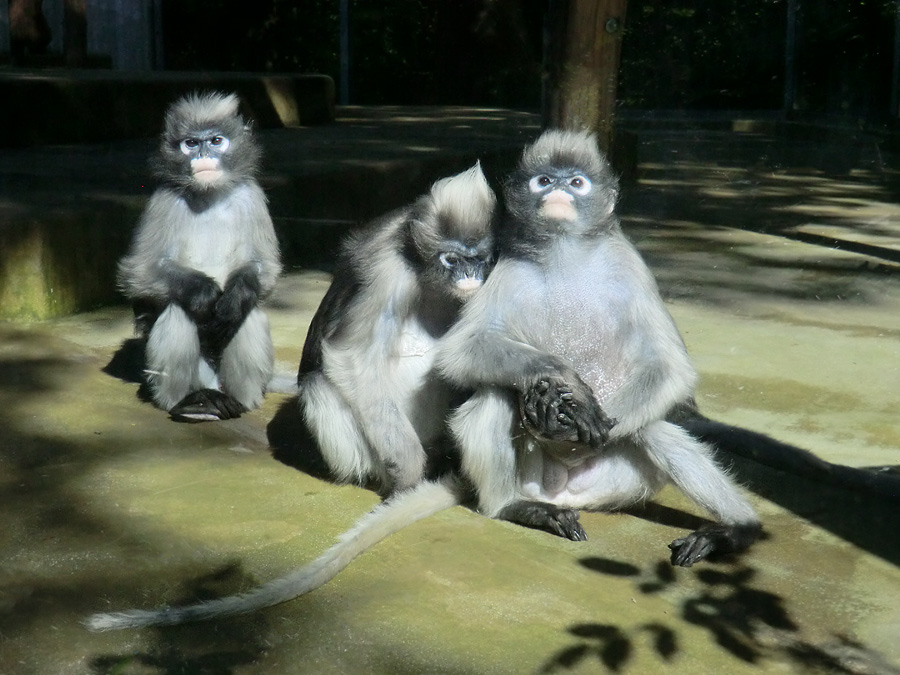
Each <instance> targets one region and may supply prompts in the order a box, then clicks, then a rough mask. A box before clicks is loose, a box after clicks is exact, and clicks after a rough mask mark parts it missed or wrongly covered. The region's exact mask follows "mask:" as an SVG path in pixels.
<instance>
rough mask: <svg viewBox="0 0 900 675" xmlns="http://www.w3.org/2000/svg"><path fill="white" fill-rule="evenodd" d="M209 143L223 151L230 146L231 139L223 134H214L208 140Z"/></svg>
mask: <svg viewBox="0 0 900 675" xmlns="http://www.w3.org/2000/svg"><path fill="white" fill-rule="evenodd" d="M209 144H210V145H211V146H212V147H214V148H216V150H218V151H219V152H225V151H226V150H228V148H229V147H230V146H231V141H229V140H228V139H227V138H225V136H215V137H213V138H212V140H210V142H209Z"/></svg>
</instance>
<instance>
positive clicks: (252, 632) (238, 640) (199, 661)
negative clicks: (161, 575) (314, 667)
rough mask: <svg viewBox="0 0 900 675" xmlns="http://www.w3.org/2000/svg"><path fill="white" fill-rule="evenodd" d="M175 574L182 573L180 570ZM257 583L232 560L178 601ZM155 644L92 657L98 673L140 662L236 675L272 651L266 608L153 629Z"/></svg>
mask: <svg viewBox="0 0 900 675" xmlns="http://www.w3.org/2000/svg"><path fill="white" fill-rule="evenodd" d="M175 576H176V578H180V577H178V575H175ZM254 585H255V584H254V583H253V581H252V579H250V578H249V576H248V575H247V574H245V573H244V572H243V571H242V570H241V568H240V565H239V564H237V563H235V564H230V565H225V566H224V567H222V568H220V569H218V570H216V571H214V572H211V573H209V574H204V575H201V576H200V577H198V578H196V579H195V580H194V581H193V582H190V583H189V590H188V592H187V593H184V594H183V595H182V596H181V597H179V598H178V599H177V600H176V601H175V602H173V603H172V604H173V605H186V604H193V603H196V602H202V601H205V600H211V599H213V598H218V597H224V596H226V595H231V594H233V593H239V592H242V591H246V590H247V589H249V588H251V587H253V586H254ZM147 630H152V631H153V637H152V638H150V639H149V640H148V642H149V643H150V646H149V647H148V648H147V649H146V650H143V651H133V650H129V651H128V652H127V653H121V654H100V655H97V656H95V657H93V658H92V659H91V661H90V668H91V670H90V672H91V673H93V674H95V675H114V674H115V673H120V672H123V670H124V669H125V668H129V667H134V666H139V667H140V668H141V669H142V672H144V671H145V670H146V671H147V672H154V673H159V674H160V675H181V674H182V673H191V675H194V674H197V675H232V674H233V673H236V672H239V669H240V667H241V666H246V665H249V664H252V663H255V662H257V661H258V660H259V659H260V658H261V657H263V656H264V655H265V653H266V652H267V647H266V643H265V639H264V638H263V637H262V636H264V635H265V633H266V630H267V627H266V619H265V614H264V613H262V612H256V613H253V614H251V615H246V616H241V617H234V618H229V619H227V620H222V621H213V622H207V623H197V624H184V625H179V626H166V627H159V628H153V629H147Z"/></svg>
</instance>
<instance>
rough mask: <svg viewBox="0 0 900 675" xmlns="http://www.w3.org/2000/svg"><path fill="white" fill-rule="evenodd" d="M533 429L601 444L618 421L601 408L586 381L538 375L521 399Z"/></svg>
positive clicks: (526, 421) (552, 436) (562, 438)
mask: <svg viewBox="0 0 900 675" xmlns="http://www.w3.org/2000/svg"><path fill="white" fill-rule="evenodd" d="M519 407H520V414H521V417H522V421H523V423H524V424H525V426H526V428H528V430H529V432H531V433H532V434H533V435H535V436H537V437H539V438H546V439H548V440H551V441H568V442H572V443H584V444H586V445H590V446H591V447H593V448H599V447H600V446H602V445H603V444H604V443H605V442H606V440H607V439H608V438H609V431H610V429H612V427H613V426H614V425H615V423H616V421H615V420H614V419H611V418H609V417H608V416H607V415H606V413H604V412H603V410H602V409H601V408H600V404H599V403H597V400H596V398H594V394H593V392H592V391H591V390H590V387H588V386H587V385H586V384H584V383H582V382H579V383H576V385H575V386H573V384H571V383H569V382H567V381H566V380H564V379H563V378H561V377H557V376H548V377H541V378H539V379H537V380H536V381H535V382H534V383H533V384H532V385H531V387H529V388H528V390H527V391H526V392H525V393H524V394H523V395H522V396H521V397H520V399H519Z"/></svg>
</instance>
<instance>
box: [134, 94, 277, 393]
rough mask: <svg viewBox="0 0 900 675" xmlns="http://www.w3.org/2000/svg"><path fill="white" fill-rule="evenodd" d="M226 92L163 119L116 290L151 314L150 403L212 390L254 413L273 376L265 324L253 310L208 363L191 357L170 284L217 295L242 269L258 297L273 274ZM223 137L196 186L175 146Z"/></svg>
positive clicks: (248, 140) (267, 231) (272, 241)
mask: <svg viewBox="0 0 900 675" xmlns="http://www.w3.org/2000/svg"><path fill="white" fill-rule="evenodd" d="M237 108H238V100H237V98H236V97H235V96H234V95H223V94H218V93H207V94H194V95H191V96H187V97H185V98H183V99H181V100H179V101H177V102H175V103H174V104H173V105H172V106H171V107H170V108H169V110H168V112H167V113H166V120H165V131H164V132H163V134H162V136H161V138H160V145H159V150H158V152H157V155H156V158H155V160H154V167H155V170H156V173H157V176H158V177H159V178H160V179H161V185H160V186H159V187H158V188H157V190H156V191H155V192H154V193H153V195H152V196H151V197H150V200H149V202H148V203H147V206H146V208H145V209H144V211H143V213H142V215H141V218H140V221H139V223H138V227H137V230H136V232H135V235H134V238H133V240H132V243H131V247H130V250H129V252H128V254H127V255H126V256H125V257H124V258H123V259H122V260H121V261H120V263H119V274H118V282H119V286H120V288H121V290H122V292H123V293H124V294H125V295H126V297H128V298H129V299H131V300H133V301H136V302H149V303H150V304H151V305H152V306H154V307H156V308H158V310H157V313H158V317H157V318H156V320H155V323H153V325H152V328H150V330H149V332H148V334H147V335H146V337H147V381H148V384H149V386H150V391H151V395H152V397H153V400H154V402H155V403H156V404H157V405H158V406H159V407H160V408H163V409H164V410H169V409H171V408H172V407H173V406H174V405H176V404H177V403H178V402H179V401H181V400H182V399H183V398H184V397H185V396H187V395H188V394H189V393H191V392H193V391H196V390H198V389H204V388H206V389H219V390H222V391H224V392H226V393H227V394H229V395H231V396H232V397H234V398H235V399H236V400H237V401H239V402H240V403H241V404H242V405H243V406H244V407H245V408H247V409H252V408H255V407H258V406H259V404H260V403H261V401H262V398H263V396H264V394H265V391H266V385H267V383H268V382H269V380H270V378H271V377H272V375H273V368H274V357H273V348H272V340H271V336H270V334H269V328H268V322H267V319H266V317H265V315H264V314H263V313H262V311H261V310H259V309H252V310H251V311H250V313H249V314H248V315H247V316H246V318H245V319H244V321H243V323H242V324H241V325H240V328H239V329H238V332H237V333H236V334H235V335H234V337H233V338H232V339H231V341H230V343H228V344H227V346H225V347H224V350H223V352H222V354H221V360H220V363H218V364H217V365H215V366H213V365H211V363H210V360H209V359H204V358H203V356H201V353H200V340H199V337H198V330H197V324H196V321H195V320H194V319H192V318H191V317H190V316H189V315H188V314H187V313H186V312H185V311H184V310H183V308H182V307H181V306H179V305H178V304H177V303H176V302H175V301H174V293H175V291H176V289H175V288H174V287H173V283H174V282H173V279H174V278H175V277H176V276H177V275H178V274H184V273H197V274H200V275H205V276H206V277H209V278H210V279H212V280H213V281H214V282H215V285H216V286H217V287H218V291H219V292H221V290H222V289H223V287H224V286H225V283H226V281H227V280H228V278H229V275H230V274H232V273H233V272H235V271H236V270H239V269H241V268H242V267H244V266H247V265H250V266H251V269H252V270H253V271H254V273H255V275H256V276H257V278H258V281H259V287H260V299H262V298H264V297H266V296H267V295H268V294H269V293H270V292H271V291H272V289H273V288H274V286H275V281H276V279H277V278H278V275H279V274H280V272H281V262H280V256H279V251H278V241H277V239H276V236H275V229H274V227H273V224H272V219H271V217H270V216H269V211H268V207H267V204H266V197H265V195H264V193H263V191H262V189H261V188H260V186H259V184H258V183H257V182H256V179H255V177H254V175H255V172H256V167H257V164H258V157H259V149H258V146H257V144H256V141H255V140H254V138H253V134H252V132H251V129H250V126H249V125H248V124H247V123H246V122H245V121H244V120H243V118H242V117H241V116H240V114H239V113H238V109H237ZM217 134H218V135H221V136H222V137H227V138H228V140H229V142H230V145H229V146H228V147H227V149H224V150H222V151H221V152H219V151H218V150H216V149H215V148H212V149H211V154H210V155H209V156H212V157H213V158H214V159H215V160H216V161H217V162H218V167H219V169H220V178H219V179H218V180H216V181H212V182H211V181H206V182H203V181H200V180H199V179H197V178H196V177H195V175H194V174H193V172H192V168H191V166H192V164H191V163H192V161H194V160H196V159H198V158H199V157H200V156H201V155H202V156H207V154H205V153H200V152H199V151H198V153H197V155H196V156H188V155H186V154H185V152H183V151H182V150H181V149H180V147H179V144H180V143H181V142H182V141H183V140H184V139H186V138H194V137H197V138H201V139H202V138H210V137H213V136H215V135H217Z"/></svg>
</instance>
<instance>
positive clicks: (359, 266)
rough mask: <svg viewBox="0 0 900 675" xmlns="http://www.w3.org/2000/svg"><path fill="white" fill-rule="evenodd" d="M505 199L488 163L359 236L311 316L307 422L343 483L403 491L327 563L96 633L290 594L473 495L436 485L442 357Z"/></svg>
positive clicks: (204, 615)
mask: <svg viewBox="0 0 900 675" xmlns="http://www.w3.org/2000/svg"><path fill="white" fill-rule="evenodd" d="M495 204H496V199H495V197H494V193H493V191H492V190H491V189H490V187H489V186H488V183H487V181H486V180H485V177H484V174H483V173H482V171H481V166H480V165H478V164H476V165H475V166H474V167H472V168H471V169H469V170H468V171H465V172H463V173H460V174H458V175H456V176H451V177H450V178H445V179H442V180H440V181H438V182H437V183H435V184H434V185H433V186H432V187H431V190H430V191H429V192H428V193H427V194H426V195H424V196H423V197H421V198H420V199H419V200H417V201H416V202H414V203H413V204H412V205H410V206H408V207H406V208H403V209H400V210H398V211H395V212H393V213H391V214H388V215H387V216H385V217H383V218H381V219H379V220H378V221H376V222H374V223H373V224H372V225H371V226H370V227H369V228H366V229H365V230H363V231H361V232H359V233H358V234H355V235H353V236H351V237H350V238H349V239H348V240H347V241H346V243H345V244H344V246H343V249H342V252H341V255H340V258H339V260H338V264H337V266H336V268H335V275H334V282H333V283H332V285H331V287H330V288H329V290H328V292H327V293H326V294H325V297H324V298H323V300H322V303H321V304H320V306H319V309H318V311H317V312H316V315H315V317H314V318H313V321H312V323H311V324H310V328H309V334H308V336H307V339H306V343H305V345H304V349H303V356H302V359H301V362H300V372H299V377H298V379H299V383H300V407H301V411H302V414H303V418H304V421H305V423H306V424H307V425H308V427H309V429H310V431H311V434H312V436H313V438H314V439H315V440H316V442H317V444H318V445H319V448H320V450H321V452H322V454H323V456H324V458H325V460H326V462H327V463H328V465H329V467H330V468H331V470H332V473H333V474H334V476H335V477H336V478H337V479H339V480H343V481H348V482H350V481H354V482H360V483H362V482H367V481H375V482H377V483H378V484H379V486H380V487H381V488H382V489H383V491H384V492H391V494H392V496H391V497H390V498H389V499H388V500H387V501H385V502H384V503H383V504H382V505H380V506H379V507H377V508H376V509H375V510H374V511H372V512H371V513H370V514H368V515H367V516H365V517H364V518H363V519H362V520H360V521H359V522H358V523H357V525H356V526H354V528H353V529H352V530H350V531H349V532H347V533H346V534H344V535H343V536H341V538H340V540H339V542H338V543H337V544H336V545H335V546H333V547H332V548H331V549H329V550H328V551H326V552H325V553H324V554H323V555H322V556H321V557H319V558H318V559H317V560H316V561H314V562H313V563H311V564H310V565H308V566H306V567H303V568H300V569H298V570H296V571H294V572H293V573H291V574H290V575H289V576H287V577H283V578H282V579H278V580H276V581H273V582H271V583H269V584H266V585H264V586H261V587H259V588H257V589H255V590H253V591H250V592H249V593H247V594H246V595H241V596H232V597H228V598H222V599H220V600H213V601H211V602H206V603H201V604H199V605H193V606H189V607H173V608H168V609H163V610H151V611H142V610H130V611H127V612H122V613H115V614H96V615H94V616H92V617H90V618H89V619H88V621H87V625H88V627H89V628H91V629H92V630H111V629H116V628H128V627H140V626H149V625H170V624H177V623H184V622H187V621H199V620H203V619H209V618H213V617H221V616H228V615H232V614H242V613H246V612H250V611H253V610H255V609H261V608H263V607H268V606H271V605H274V604H277V603H280V602H284V601H286V600H290V599H292V598H295V597H297V596H298V595H302V594H303V593H306V592H308V591H311V590H313V589H315V588H318V587H319V586H321V585H322V584H324V583H326V582H327V581H328V580H330V579H331V578H332V577H334V576H335V575H336V574H337V573H338V572H340V571H341V570H342V569H343V568H344V567H346V566H347V565H348V564H349V563H350V561H351V560H353V558H355V557H356V556H357V555H359V554H360V553H362V552H363V551H365V550H366V549H368V548H369V547H371V546H373V545H374V544H376V543H377V542H378V541H380V540H381V539H383V538H384V537H386V536H387V535H389V534H391V533H392V532H394V531H396V530H399V529H401V528H402V527H404V526H406V525H408V524H410V523H412V522H414V521H416V520H419V519H421V518H425V517H427V516H429V515H431V514H432V513H435V512H437V511H440V510H442V509H446V508H449V507H451V506H453V505H455V504H458V503H460V501H461V500H462V494H461V492H460V490H459V489H458V488H457V485H456V481H455V479H454V477H453V476H445V477H444V478H443V479H442V482H437V483H435V482H430V481H422V476H423V472H424V470H425V463H426V448H428V447H429V446H430V445H431V444H432V443H433V442H435V440H436V439H437V438H438V437H439V436H440V435H441V434H442V433H443V432H444V431H445V429H446V417H447V413H448V406H449V405H450V401H451V398H452V396H453V392H452V391H451V389H450V387H449V386H448V385H447V384H446V383H445V382H442V381H440V380H439V379H438V378H437V376H436V374H435V372H434V370H433V361H434V352H435V349H436V344H437V343H438V340H439V339H440V337H441V336H442V335H443V334H444V333H445V332H446V331H447V329H448V327H449V326H450V324H451V323H452V321H454V320H455V319H456V317H457V315H458V311H459V308H460V306H461V304H462V303H463V302H465V301H467V300H468V299H469V298H471V297H472V296H473V294H475V291H476V290H477V289H478V288H479V287H480V286H481V285H482V282H483V281H484V278H485V276H486V275H487V274H488V272H489V270H490V268H491V266H492V263H493V259H494V240H493V234H492V218H493V212H494V207H495ZM412 486H415V487H412Z"/></svg>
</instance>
